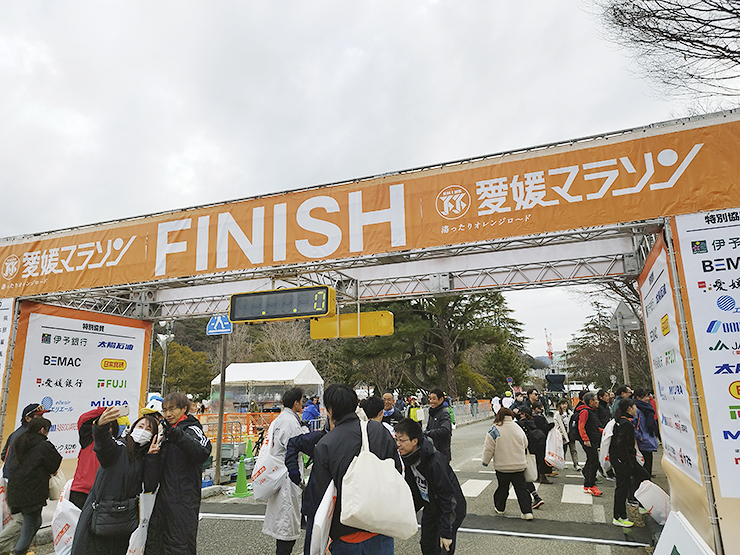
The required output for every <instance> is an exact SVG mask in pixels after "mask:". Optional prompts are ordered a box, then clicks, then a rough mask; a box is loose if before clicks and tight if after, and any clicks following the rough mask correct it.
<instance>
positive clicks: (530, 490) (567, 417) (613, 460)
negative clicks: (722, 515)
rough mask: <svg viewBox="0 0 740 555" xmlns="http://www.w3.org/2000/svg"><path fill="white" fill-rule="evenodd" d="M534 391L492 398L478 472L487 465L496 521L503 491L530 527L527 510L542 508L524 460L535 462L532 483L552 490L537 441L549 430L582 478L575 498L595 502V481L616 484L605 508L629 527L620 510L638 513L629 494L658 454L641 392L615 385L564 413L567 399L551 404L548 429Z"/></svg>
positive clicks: (584, 395)
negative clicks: (605, 464) (605, 439)
mask: <svg viewBox="0 0 740 555" xmlns="http://www.w3.org/2000/svg"><path fill="white" fill-rule="evenodd" d="M539 397H540V393H539V391H538V390H537V388H534V387H530V388H529V389H527V390H526V391H517V392H516V393H514V394H513V395H511V394H509V392H506V395H505V396H504V397H503V399H502V398H494V399H492V402H491V406H492V407H493V409H494V411H495V412H496V416H495V418H494V423H493V426H491V429H490V430H489V431H488V433H487V434H486V437H485V441H484V446H483V465H484V466H487V465H488V464H489V463H490V462H491V461H493V464H494V468H495V470H496V477H497V480H498V489H497V490H496V493H495V494H494V509H495V511H496V512H497V513H499V514H503V512H504V510H505V507H506V498H507V496H508V491H509V486H510V485H513V487H514V491H515V493H516V496H517V500H518V501H519V508H520V511H521V516H522V518H523V519H525V520H532V519H533V518H534V517H533V514H532V511H531V509H533V508H538V507H541V506H542V505H543V504H544V501H542V499H541V498H540V497H539V495H538V494H537V491H536V488H535V486H534V484H533V483H532V482H529V481H527V480H525V478H524V471H525V469H526V467H527V460H526V454H527V452H531V453H532V454H534V455H535V458H536V461H537V474H538V477H537V480H536V481H537V482H539V483H541V484H549V483H552V482H550V480H548V476H554V475H556V474H557V471H555V470H553V469H552V468H551V467H550V466H549V465H548V464H547V463H546V461H545V442H546V438H547V434H548V433H549V431H550V430H551V429H553V428H554V429H555V430H556V433H557V434H558V435H559V436H560V438H561V439H562V442H563V445H564V451H567V452H569V453H570V457H571V460H572V462H573V467H574V469H575V470H581V471H582V473H583V491H584V492H585V493H588V494H590V495H593V496H597V497H598V496H601V495H602V492H601V490H600V489H599V488H598V487H597V485H596V484H597V481H600V479H599V478H598V475H601V476H602V477H603V479H607V480H611V481H615V482H616V490H615V496H614V508H613V514H614V516H613V520H612V522H613V524H614V525H616V526H621V527H631V526H633V525H634V523H633V522H632V521H630V520H628V518H627V510H626V505H627V504H630V505H633V506H635V507H639V510H640V511H644V509H643V508H642V507H640V506H639V502H638V501H637V499H635V491H636V489H637V487H638V486H639V484H640V483H641V482H642V481H644V480H650V479H651V477H652V466H653V453H654V452H655V451H657V448H658V441H659V438H658V435H659V431H658V430H659V429H658V422H657V418H656V408H655V401H654V399H653V398H652V396H651V395H650V392H649V391H647V390H646V389H636V390H635V391H634V392H633V391H632V389H631V388H630V387H629V386H627V385H622V386H619V387H618V388H617V389H616V391H615V392H614V393H611V392H609V391H605V390H603V389H601V390H598V391H597V392H596V393H592V392H589V391H586V390H584V391H581V392H580V393H579V395H578V399H577V401H576V402H575V406H574V407H573V410H572V411H571V407H570V404H571V401H570V400H569V399H567V398H563V399H558V400H556V402H555V407H556V411H555V412H554V415H553V422H549V421H548V419H547V418H546V416H545V409H546V407H545V406H544V405H543V403H542V401H540V398H539ZM610 420H614V428H613V432H612V436H611V439H610V442H609V446H608V450H609V452H608V455H609V457H608V458H609V461H610V464H611V467H612V468H610V469H608V470H607V472H604V469H602V467H601V463H600V457H599V451H600V449H601V441H602V436H603V432H604V429H605V428H606V427H607V424H608V423H609V421H610ZM577 444H580V446H581V448H582V449H583V452H584V453H585V454H586V460H585V462H584V463H583V465H582V467H579V461H578V451H577V449H576V445H577Z"/></svg>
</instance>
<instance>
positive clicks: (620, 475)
mask: <svg viewBox="0 0 740 555" xmlns="http://www.w3.org/2000/svg"><path fill="white" fill-rule="evenodd" d="M611 463H612V468H614V474H616V476H617V486H616V488H615V490H614V518H627V505H626V503H627V499H634V497H635V490H636V489H637V488H638V487H639V486H640V484H641V483H642V482H643V481H644V480H649V479H650V474H648V473H647V471H646V470H645V469H644V468H643V467H642V466H640V465H639V464H637V462H633V463H632V464H623V463H620V462H619V461H618V460H613V461H611Z"/></svg>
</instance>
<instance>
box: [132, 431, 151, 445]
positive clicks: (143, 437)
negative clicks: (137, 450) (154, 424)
mask: <svg viewBox="0 0 740 555" xmlns="http://www.w3.org/2000/svg"><path fill="white" fill-rule="evenodd" d="M131 439H133V440H134V441H135V442H136V443H138V444H139V445H144V444H145V443H147V442H148V441H149V440H151V439H152V432H150V431H149V430H144V429H143V428H136V429H135V430H133V431H132V432H131Z"/></svg>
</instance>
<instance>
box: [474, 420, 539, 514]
mask: <svg viewBox="0 0 740 555" xmlns="http://www.w3.org/2000/svg"><path fill="white" fill-rule="evenodd" d="M528 444H529V441H528V440H527V435H526V434H525V433H524V430H523V429H522V428H521V427H520V426H519V425H517V424H516V423H515V422H514V413H513V412H512V411H511V409H507V408H505V407H501V409H500V410H499V411H498V413H496V417H495V418H494V419H493V426H491V428H490V429H489V430H488V432H487V433H486V436H485V440H484V443H483V457H482V459H481V461H482V464H483V466H488V464H489V463H490V462H491V461H493V468H494V470H495V471H496V480H497V481H498V487H497V488H496V491H495V492H494V493H493V508H494V509H495V510H496V513H498V514H500V515H502V514H504V511H505V510H506V500H507V498H508V497H509V486H510V485H513V486H514V493H515V494H516V498H517V501H518V502H519V510H520V511H521V516H522V518H523V519H524V520H532V519H533V518H534V515H532V499H531V497H530V493H529V491H528V490H527V487H526V480H525V479H524V469H525V468H527V446H528ZM540 501H541V500H540ZM543 503H544V502H543Z"/></svg>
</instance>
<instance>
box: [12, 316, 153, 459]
mask: <svg viewBox="0 0 740 555" xmlns="http://www.w3.org/2000/svg"><path fill="white" fill-rule="evenodd" d="M26 304H27V303H26ZM26 304H24V305H23V312H22V317H21V326H19V335H18V337H19V340H18V342H19V343H20V342H21V339H20V338H21V330H20V328H21V327H22V328H23V330H22V331H23V339H22V341H23V349H21V350H20V352H19V350H18V349H17V350H16V353H17V355H19V356H17V357H16V362H15V363H14V365H13V374H12V375H11V377H12V380H13V382H12V384H11V391H17V392H18V393H17V398H16V399H14V401H15V402H14V403H12V404H13V405H14V407H15V409H16V411H17V408H18V407H20V408H22V407H25V406H26V405H28V404H30V403H41V404H42V405H43V406H44V408H45V409H46V410H48V411H49V412H48V413H46V414H45V417H46V418H48V419H49V420H51V422H52V429H51V432H50V434H49V440H50V441H51V442H52V443H53V444H54V445H55V446H56V447H57V449H58V450H59V452H60V453H61V454H62V456H63V457H64V458H65V459H70V458H75V457H77V453H78V450H79V447H80V446H79V437H78V433H77V420H78V419H79V417H80V416H81V415H82V414H83V413H85V412H87V411H89V410H91V409H94V408H96V407H118V406H126V405H127V406H128V407H129V409H130V413H131V416H130V417H129V418H130V420H131V423H133V422H134V420H136V417H137V415H138V411H139V406H140V398H141V394H142V390H143V389H144V388H145V387H146V383H145V381H146V377H147V375H148V368H147V366H146V362H147V361H148V355H149V337H150V330H151V324H149V323H147V322H140V321H138V320H129V319H126V318H120V317H113V316H107V315H101V314H94V313H90V312H81V311H72V310H65V309H59V308H55V307H46V306H42V305H33V306H36V307H40V308H41V309H43V311H38V312H37V311H28V310H26ZM43 312H46V313H43ZM18 369H20V372H19V371H18ZM9 416H11V414H10V410H9ZM16 420H17V419H16ZM8 422H10V421H8ZM12 430H13V428H12V427H10V425H9V427H8V429H7V432H8V433H10V432H11V431H12Z"/></svg>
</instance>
